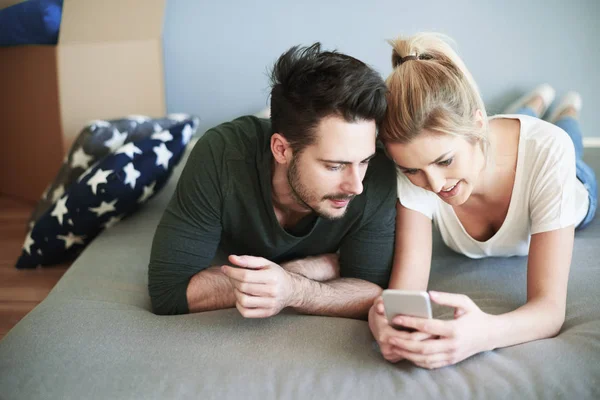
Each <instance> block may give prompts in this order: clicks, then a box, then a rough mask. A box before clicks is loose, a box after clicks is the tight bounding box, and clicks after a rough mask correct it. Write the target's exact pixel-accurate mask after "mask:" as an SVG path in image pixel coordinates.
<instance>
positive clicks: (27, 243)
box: [23, 231, 35, 255]
mask: <svg viewBox="0 0 600 400" xmlns="http://www.w3.org/2000/svg"><path fill="white" fill-rule="evenodd" d="M34 243H35V241H34V240H33V239H32V238H31V231H29V233H28V234H27V237H26V238H25V243H23V250H25V251H26V252H27V253H28V254H29V255H31V246H32V245H33V244H34Z"/></svg>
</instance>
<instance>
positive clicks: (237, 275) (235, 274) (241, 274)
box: [221, 265, 265, 283]
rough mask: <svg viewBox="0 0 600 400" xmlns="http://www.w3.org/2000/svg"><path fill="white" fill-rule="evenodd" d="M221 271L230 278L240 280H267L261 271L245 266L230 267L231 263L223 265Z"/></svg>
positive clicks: (255, 281)
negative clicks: (245, 267)
mask: <svg viewBox="0 0 600 400" xmlns="http://www.w3.org/2000/svg"><path fill="white" fill-rule="evenodd" d="M221 271H222V272H223V273H224V274H225V275H227V276H228V277H229V278H230V279H233V280H236V281H239V282H248V283H264V281H265V277H264V276H263V274H262V273H261V271H254V270H251V269H244V268H235V267H230V266H229V265H223V266H222V267H221Z"/></svg>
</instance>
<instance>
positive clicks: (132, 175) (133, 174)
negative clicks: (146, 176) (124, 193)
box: [123, 163, 141, 189]
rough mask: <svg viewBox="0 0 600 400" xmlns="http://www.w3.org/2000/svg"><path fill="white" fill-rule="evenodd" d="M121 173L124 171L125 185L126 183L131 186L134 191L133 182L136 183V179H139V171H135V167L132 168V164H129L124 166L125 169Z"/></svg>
mask: <svg viewBox="0 0 600 400" xmlns="http://www.w3.org/2000/svg"><path fill="white" fill-rule="evenodd" d="M123 171H125V174H126V176H125V184H126V185H127V184H128V183H129V184H130V185H131V188H132V189H135V181H137V178H139V177H140V175H141V173H140V171H138V170H136V169H135V167H134V166H133V163H129V164H127V165H126V166H125V168H124V169H123Z"/></svg>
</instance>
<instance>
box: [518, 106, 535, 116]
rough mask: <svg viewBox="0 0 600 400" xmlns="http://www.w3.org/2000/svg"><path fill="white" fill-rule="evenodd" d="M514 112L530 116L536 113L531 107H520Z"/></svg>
mask: <svg viewBox="0 0 600 400" xmlns="http://www.w3.org/2000/svg"><path fill="white" fill-rule="evenodd" d="M515 114H524V115H529V116H530V117H537V116H538V115H537V113H536V112H535V111H533V108H531V107H521V108H519V109H518V110H517V112H515Z"/></svg>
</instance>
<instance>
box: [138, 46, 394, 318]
mask: <svg viewBox="0 0 600 400" xmlns="http://www.w3.org/2000/svg"><path fill="white" fill-rule="evenodd" d="M271 80H272V82H271V83H272V91H271V121H268V120H265V119H259V118H256V117H251V116H246V117H240V118H238V119H236V120H234V121H231V122H228V123H224V124H222V125H219V126H217V127H215V128H213V129H211V130H209V131H208V132H206V134H205V135H204V136H203V137H202V138H201V139H200V140H199V141H198V142H197V144H196V145H195V147H194V149H193V150H192V152H191V154H190V157H189V160H188V161H187V164H186V166H185V168H184V170H183V172H182V175H181V178H180V179H179V182H178V185H177V189H176V191H175V193H174V195H173V198H172V199H171V202H170V203H169V205H168V207H167V209H166V210H165V213H164V215H163V218H162V220H161V221H160V223H159V225H158V228H157V230H156V233H155V236H154V241H153V245H152V253H151V259H150V265H149V284H148V286H149V291H150V297H151V300H152V306H153V308H154V311H155V312H156V313H157V314H181V313H187V312H201V311H208V310H215V309H223V308H229V307H237V309H238V310H239V312H240V313H241V314H242V315H243V316H245V317H248V318H264V317H269V316H272V315H275V314H277V313H279V311H281V310H282V309H283V308H285V307H291V308H293V309H295V310H296V311H298V312H300V313H306V314H316V315H329V316H340V317H350V318H364V317H366V315H367V313H368V310H369V308H370V306H371V305H372V304H373V300H374V299H375V298H376V297H377V296H379V294H380V292H381V286H387V282H388V279H389V274H390V270H391V264H392V257H393V245H394V231H395V229H394V227H395V215H396V213H395V202H396V176H395V169H394V166H393V164H392V163H391V162H390V161H389V160H388V159H387V158H386V157H385V155H383V153H382V152H381V150H380V149H379V148H378V149H376V132H377V126H378V124H379V122H380V121H381V120H382V118H383V116H384V113H385V110H386V104H387V103H386V98H385V95H386V91H387V89H386V86H385V83H384V82H383V81H382V79H381V78H380V76H379V75H378V74H377V73H376V72H375V71H373V70H371V69H370V68H369V67H368V66H367V65H365V64H364V63H362V62H361V61H358V60H356V59H354V58H352V57H349V56H347V55H344V54H340V53H337V52H325V51H321V47H320V44H319V43H316V44H314V45H312V46H310V47H305V48H301V47H293V48H291V49H290V50H289V51H287V52H286V53H284V54H283V55H282V56H281V57H280V58H279V59H278V61H277V62H276V64H275V66H274V68H273V71H272V77H271ZM367 167H368V170H367Z"/></svg>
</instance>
